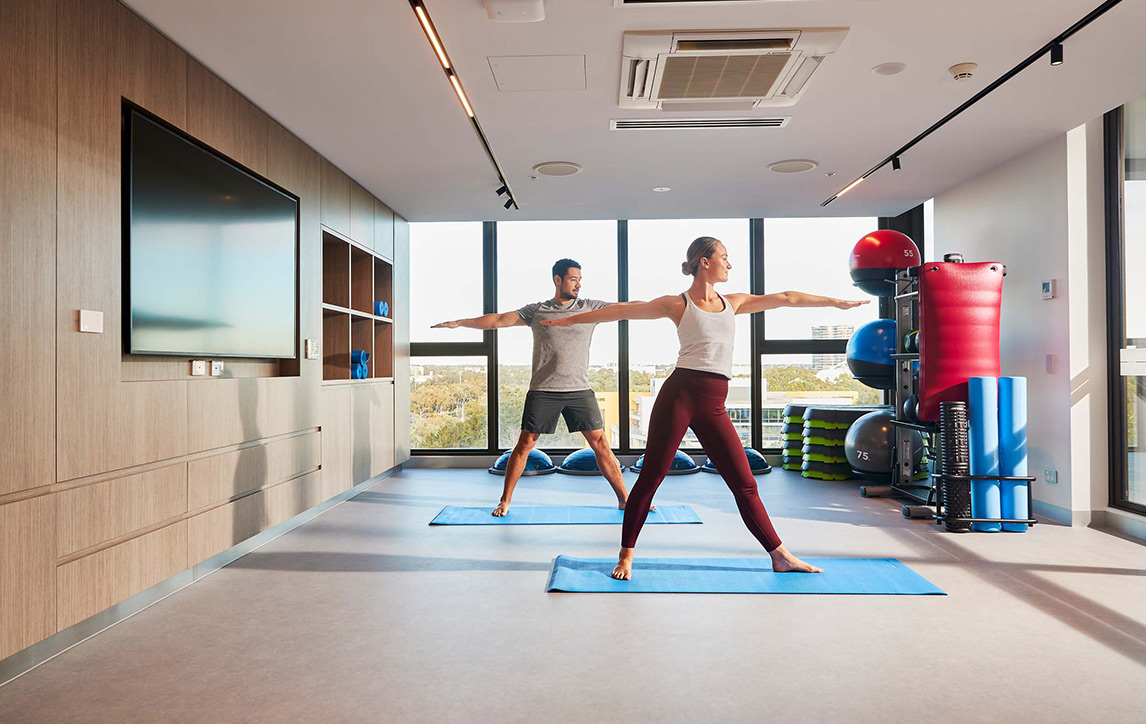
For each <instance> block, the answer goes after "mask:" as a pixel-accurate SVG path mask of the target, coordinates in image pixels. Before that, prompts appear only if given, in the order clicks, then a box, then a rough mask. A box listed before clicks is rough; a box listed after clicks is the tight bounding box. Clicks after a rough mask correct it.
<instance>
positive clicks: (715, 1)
mask: <svg viewBox="0 0 1146 724" xmlns="http://www.w3.org/2000/svg"><path fill="white" fill-rule="evenodd" d="M766 2H776V0H613V7H617V8H629V7H641V6H642V5H644V6H649V7H657V6H665V5H667V6H670V7H671V6H673V5H681V6H684V7H688V6H693V7H698V6H699V7H703V6H705V5H750V4H752V3H766Z"/></svg>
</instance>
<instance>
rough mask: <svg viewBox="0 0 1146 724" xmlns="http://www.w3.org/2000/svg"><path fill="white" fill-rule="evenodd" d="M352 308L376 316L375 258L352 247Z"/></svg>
mask: <svg viewBox="0 0 1146 724" xmlns="http://www.w3.org/2000/svg"><path fill="white" fill-rule="evenodd" d="M350 308H351V309H354V310H355V311H359V312H366V313H367V314H374V256H373V255H371V254H370V252H368V251H366V250H365V249H360V248H358V247H357V246H352V247H350Z"/></svg>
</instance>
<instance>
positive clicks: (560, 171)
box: [533, 161, 581, 176]
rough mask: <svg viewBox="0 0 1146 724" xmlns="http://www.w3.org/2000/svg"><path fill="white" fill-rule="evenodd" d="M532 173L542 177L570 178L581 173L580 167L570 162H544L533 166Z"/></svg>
mask: <svg viewBox="0 0 1146 724" xmlns="http://www.w3.org/2000/svg"><path fill="white" fill-rule="evenodd" d="M533 172H534V173H537V174H541V175H542V176H572V175H574V174H578V173H581V165H580V164H576V163H573V162H572V161H546V162H545V163H539V164H537V165H536V166H534V167H533Z"/></svg>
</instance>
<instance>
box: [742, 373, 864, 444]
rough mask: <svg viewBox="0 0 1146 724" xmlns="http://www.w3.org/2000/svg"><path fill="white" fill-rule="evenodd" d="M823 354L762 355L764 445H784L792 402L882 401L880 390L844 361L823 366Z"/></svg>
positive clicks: (837, 403)
mask: <svg viewBox="0 0 1146 724" xmlns="http://www.w3.org/2000/svg"><path fill="white" fill-rule="evenodd" d="M818 356H819V355H811V354H791V355H780V354H766V355H761V357H760V371H761V378H762V379H761V389H762V393H761V415H760V416H761V419H762V421H763V436H762V438H761V447H764V448H777V447H780V446H781V441H782V440H783V434H782V433H781V432H780V428H781V426H783V424H784V419H783V418H784V408H785V407H786V406H788V405H791V404H796V405H807V404H818V405H878V404H879V403H880V391H879V390H876V389H873V388H871V387H868V386H867V385H865V384H863V383H862V382H859V381H857V380H856V379H855V378H854V377H852V373H851V371H850V370H849V369H848V367H847V365H846V364H844V365H842V366H838V367H823V366H822V365H819V364H817V361H816V358H817V357H818Z"/></svg>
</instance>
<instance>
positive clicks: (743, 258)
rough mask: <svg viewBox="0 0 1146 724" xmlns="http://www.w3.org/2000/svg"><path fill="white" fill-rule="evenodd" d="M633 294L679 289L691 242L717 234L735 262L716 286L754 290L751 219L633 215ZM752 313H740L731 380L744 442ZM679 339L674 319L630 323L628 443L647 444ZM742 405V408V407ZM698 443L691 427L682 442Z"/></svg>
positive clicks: (651, 295) (650, 295) (642, 296)
mask: <svg viewBox="0 0 1146 724" xmlns="http://www.w3.org/2000/svg"><path fill="white" fill-rule="evenodd" d="M628 226H629V299H633V300H643V301H648V300H650V299H655V298H656V297H661V296H665V295H667V294H680V293H681V292H683V291H684V290H685V289H687V288H688V285H689V284H690V283H691V277H686V276H684V275H682V274H681V269H680V265H681V262H683V261H684V260H685V253H686V252H687V250H688V245H689V244H690V243H692V240H693V239H695V238H697V237H698V236H715V237H716V238H717V239H720V240H721V241H722V242H724V246H725V247H726V248H727V249H728V260H729V262H730V263H731V264H732V269H731V271H730V272H729V276H728V283H727V284H724V285H722V286H723V288H721V289H718V290H717V291H719V292H721V293H722V294H730V293H737V292H748V291H750V290H751V287H750V284H749V279H750V272H751V269H750V267H751V264H750V263H749V251H748V233H749V226H748V220H747V219H690V220H663V221H662V220H657V221H630V222H629V224H628ZM749 319H750V318H749V315H738V316H737V318H736V347H735V351H734V353H733V367H732V375H733V379H732V380H731V382H730V383H729V390H728V403H727V404H728V408H729V414H730V416H732V415H736V418H743V419H744V420H745V422H744V423H743V424H740V423H737V422H735V419H736V418H734V424H735V425H736V429H737V431H738V432H739V433H740V438H741V440H742V441H743V442H744V444H746V445H747V444H750V442H751V439H752V435H751V427H752V426H751V422H750V420H749V418H750V411H751V401H750V400H751V374H752V370H751V366H750V360H751V359H752V355H751V349H750V348H751V342H750V334H749ZM678 351H679V344H678V343H677V337H676V327H675V326H673V323H672V321H671V320H668V319H658V320H654V321H633V322H630V323H629V406H628V422H629V444H630V447H632V448H633V449H643V448H644V447H645V443H646V442H647V440H648V422H649V416H650V415H651V413H652V409H653V402H654V401H655V400H656V396H657V393H658V392H659V390H660V387H661V385H663V384H664V380H666V379H667V378H668V376H669V375H670V374H671V373H672V370H673V367H674V365H675V364H676V358H677V352H678ZM741 407H742V408H743V412H741V411H740V409H741ZM699 446H700V443H699V442H698V441H697V439H696V436H695V435H693V433H692V431H691V430H689V431H688V433H686V434H685V438H684V441H683V442H681V447H685V448H696V447H699Z"/></svg>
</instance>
